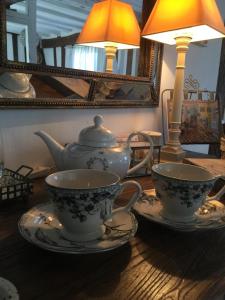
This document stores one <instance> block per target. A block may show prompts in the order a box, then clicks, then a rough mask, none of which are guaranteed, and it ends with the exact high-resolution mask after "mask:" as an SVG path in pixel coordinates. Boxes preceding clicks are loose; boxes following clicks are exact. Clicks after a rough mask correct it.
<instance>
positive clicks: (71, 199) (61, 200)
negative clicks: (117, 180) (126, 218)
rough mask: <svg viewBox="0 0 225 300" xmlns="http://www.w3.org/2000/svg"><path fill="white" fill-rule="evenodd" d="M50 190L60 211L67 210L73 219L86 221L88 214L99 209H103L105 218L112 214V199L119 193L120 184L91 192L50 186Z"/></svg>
mask: <svg viewBox="0 0 225 300" xmlns="http://www.w3.org/2000/svg"><path fill="white" fill-rule="evenodd" d="M48 190H49V192H50V195H51V198H52V201H53V202H54V203H55V205H56V207H57V209H58V210H59V211H60V212H62V211H64V210H66V211H68V212H70V214H71V217H72V218H73V219H79V221H80V222H85V221H86V220H87V216H88V215H94V214H95V213H96V212H97V211H98V210H100V211H101V215H102V218H103V219H104V217H105V216H107V214H110V211H111V206H112V201H113V199H114V198H115V193H119V191H120V185H115V186H112V187H107V188H106V189H105V190H104V189H102V188H101V189H93V190H92V191H90V192H87V191H82V190H79V191H76V193H74V192H71V191H68V190H63V189H62V190H56V189H54V188H51V187H48Z"/></svg>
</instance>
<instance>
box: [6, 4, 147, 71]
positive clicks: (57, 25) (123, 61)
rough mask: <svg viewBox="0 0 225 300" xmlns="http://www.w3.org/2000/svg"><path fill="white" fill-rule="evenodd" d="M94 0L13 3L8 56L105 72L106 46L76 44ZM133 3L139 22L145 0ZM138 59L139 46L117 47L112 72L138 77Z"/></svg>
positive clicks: (13, 59) (8, 17)
mask: <svg viewBox="0 0 225 300" xmlns="http://www.w3.org/2000/svg"><path fill="white" fill-rule="evenodd" d="M95 2H97V1H94V0H89V1H79V0H76V1H59V0H47V1H44V0H29V1H28V0H24V1H19V2H18V3H14V4H12V5H10V6H9V8H8V10H7V21H6V31H7V59H8V60H10V61H15V62H26V63H35V64H36V63H38V64H44V65H46V66H54V67H63V68H72V69H80V70H88V71H96V72H104V71H105V61H106V57H105V49H104V48H97V47H88V46H82V45H78V44H76V39H77V37H78V35H79V33H80V32H81V30H82V28H83V26H84V23H85V20H86V19H87V17H88V15H89V13H90V11H91V8H92V6H93V4H94V3H95ZM127 2H128V1H127ZM130 2H131V4H132V6H133V9H134V11H135V14H136V16H137V19H139V21H140V18H141V9H142V0H136V1H131V0H130ZM138 61H139V49H129V50H127V49H122V50H117V53H116V59H115V60H114V65H113V73H116V74H124V75H126V74H127V75H132V76H137V72H138Z"/></svg>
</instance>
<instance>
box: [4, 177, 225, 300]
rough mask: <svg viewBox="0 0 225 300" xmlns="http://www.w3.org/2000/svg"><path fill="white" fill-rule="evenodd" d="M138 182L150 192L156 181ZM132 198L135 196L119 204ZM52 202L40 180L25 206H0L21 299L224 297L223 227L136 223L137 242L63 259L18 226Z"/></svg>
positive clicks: (9, 269) (8, 263) (7, 257)
mask: <svg viewBox="0 0 225 300" xmlns="http://www.w3.org/2000/svg"><path fill="white" fill-rule="evenodd" d="M138 181H139V182H141V184H142V185H143V187H144V188H145V189H147V188H151V187H152V183H151V179H150V177H143V178H139V179H138ZM128 196H129V191H128V192H127V193H124V194H123V195H122V196H121V198H120V202H121V203H122V202H124V201H125V200H126V199H127V198H128ZM46 200H47V195H46V192H45V190H44V187H43V180H38V181H36V182H35V187H34V195H33V196H32V198H31V199H30V200H29V201H28V202H27V203H22V202H18V203H13V204H12V205H7V206H4V207H2V206H1V209H0V276H1V277H5V278H7V279H9V280H10V281H12V282H13V283H14V284H15V285H16V287H17V288H18V291H19V293H20V300H32V299H36V300H39V299H41V300H53V299H54V300H57V299H63V300H70V299H71V300H72V299H76V300H77V299H104V300H107V299H113V300H123V299H124V300H125V299H126V300H127V299H132V300H133V299H137V300H141V299H144V300H145V299H150V300H152V299H154V300H155V299H156V300H157V299H167V300H173V299H174V300H175V299H186V300H195V299H196V300H197V299H198V300H201V299H208V300H217V299H220V298H217V297H219V296H222V295H225V229H220V230H218V231H211V232H203V233H179V232H175V231H172V230H169V229H167V228H164V227H162V226H159V225H157V224H154V223H151V222H148V221H146V220H144V219H142V218H138V221H139V230H138V233H137V235H136V237H135V238H133V239H132V240H131V242H130V243H129V244H126V245H124V246H123V247H121V248H118V249H116V250H113V251H111V252H108V253H103V254H95V255H65V254H58V253H52V252H48V251H45V250H42V249H39V248H38V247H36V246H34V245H31V244H29V243H28V242H27V241H25V240H24V239H23V238H22V237H21V236H20V234H19V233H18V229H17V221H18V219H19V217H20V216H21V215H22V214H23V213H24V212H25V211H27V210H28V209H29V208H30V207H32V206H33V205H34V204H35V203H37V202H43V201H46ZM221 299H222V298H221Z"/></svg>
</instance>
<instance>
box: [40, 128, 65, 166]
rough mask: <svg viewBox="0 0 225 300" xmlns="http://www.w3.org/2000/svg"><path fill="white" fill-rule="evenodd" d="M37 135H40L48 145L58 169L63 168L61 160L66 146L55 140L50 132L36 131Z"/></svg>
mask: <svg viewBox="0 0 225 300" xmlns="http://www.w3.org/2000/svg"><path fill="white" fill-rule="evenodd" d="M34 134H36V135H37V136H39V137H40V138H41V139H42V140H43V141H44V142H45V144H46V145H47V147H48V149H49V151H50V153H51V155H52V157H53V159H54V161H55V164H56V167H57V169H61V167H60V166H61V164H62V163H61V162H62V153H63V150H64V147H63V146H62V145H60V144H59V143H58V142H57V141H55V140H54V139H53V138H52V137H51V136H50V135H49V134H47V133H46V132H44V131H42V130H40V131H37V132H35V133H34Z"/></svg>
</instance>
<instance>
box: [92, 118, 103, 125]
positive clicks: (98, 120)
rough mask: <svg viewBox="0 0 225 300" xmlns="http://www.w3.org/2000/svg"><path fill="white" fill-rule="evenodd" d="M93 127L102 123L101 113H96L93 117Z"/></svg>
mask: <svg viewBox="0 0 225 300" xmlns="http://www.w3.org/2000/svg"><path fill="white" fill-rule="evenodd" d="M94 123H95V127H100V126H101V125H102V123H103V117H102V116H101V115H97V116H95V117H94Z"/></svg>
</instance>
